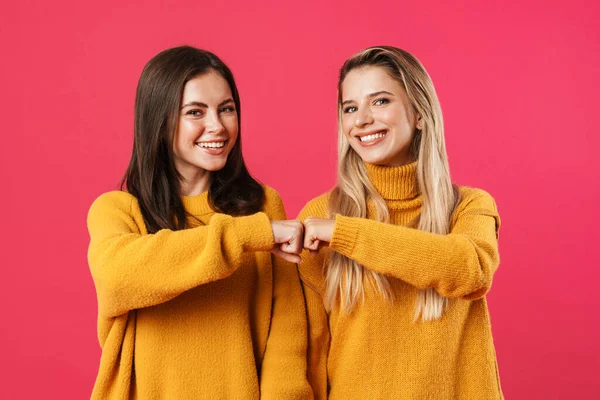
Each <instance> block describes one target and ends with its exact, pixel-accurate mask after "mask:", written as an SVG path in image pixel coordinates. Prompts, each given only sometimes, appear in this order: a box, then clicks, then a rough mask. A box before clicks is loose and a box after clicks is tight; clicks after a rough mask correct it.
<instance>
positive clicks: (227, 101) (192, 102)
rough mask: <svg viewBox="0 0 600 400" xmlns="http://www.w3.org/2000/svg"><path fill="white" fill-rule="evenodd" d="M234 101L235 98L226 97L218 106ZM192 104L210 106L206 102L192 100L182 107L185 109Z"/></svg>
mask: <svg viewBox="0 0 600 400" xmlns="http://www.w3.org/2000/svg"><path fill="white" fill-rule="evenodd" d="M233 102H234V101H233V99H232V98H229V99H226V100H223V101H222V102H220V103H219V105H218V106H217V107H221V106H224V105H225V104H228V103H233ZM191 106H196V107H203V108H208V106H207V105H206V104H204V103H201V102H199V101H190V102H189V103H187V104H184V105H182V106H181V109H184V108H186V107H191Z"/></svg>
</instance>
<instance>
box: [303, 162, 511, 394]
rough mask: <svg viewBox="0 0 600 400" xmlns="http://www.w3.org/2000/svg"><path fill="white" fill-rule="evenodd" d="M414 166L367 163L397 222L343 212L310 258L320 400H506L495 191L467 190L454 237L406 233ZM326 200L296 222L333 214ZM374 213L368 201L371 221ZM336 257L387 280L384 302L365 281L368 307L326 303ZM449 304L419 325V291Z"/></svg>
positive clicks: (313, 377) (412, 210) (312, 360)
mask: <svg viewBox="0 0 600 400" xmlns="http://www.w3.org/2000/svg"><path fill="white" fill-rule="evenodd" d="M415 167H416V163H412V164H409V165H405V166H401V167H380V166H374V165H367V170H368V173H369V176H370V179H371V181H372V182H373V184H374V185H375V187H376V188H377V190H378V192H379V193H380V194H381V195H382V196H383V198H384V199H385V200H386V203H387V205H388V208H389V210H390V214H391V223H390V224H384V223H380V222H377V221H375V220H373V219H363V218H351V217H346V216H340V215H337V216H336V219H335V227H334V232H333V237H332V240H331V243H330V250H328V249H322V250H321V251H320V253H319V254H318V255H317V256H316V257H312V256H311V255H310V254H308V253H306V252H305V253H303V255H302V257H303V262H302V264H301V265H300V276H301V279H302V282H303V285H304V291H305V297H306V302H307V309H308V315H309V331H310V339H309V380H310V381H311V385H312V386H313V390H314V391H315V398H317V399H325V398H327V392H328V391H329V398H330V399H334V400H337V399H344V400H346V399H369V400H374V399H418V400H422V399H440V400H445V399H448V400H450V399H452V400H454V399H461V400H462V399H473V400H479V399H481V400H492V399H502V398H503V396H502V391H501V388H500V381H499V377H498V368H497V363H496V355H495V350H494V345H493V341H492V333H491V327H490V319H489V315H488V309H487V304H486V299H485V297H484V296H485V294H486V293H487V291H488V290H489V289H490V286H491V283H492V276H493V274H494V272H495V271H496V268H497V267H498V263H499V258H498V246H497V234H498V228H499V226H500V219H499V217H498V213H497V210H496V204H495V202H494V200H493V199H492V197H490V195H489V194H487V193H486V192H484V191H482V190H478V189H469V188H461V189H460V191H461V195H462V200H461V202H460V204H459V206H458V209H457V211H456V213H455V214H454V216H453V218H452V225H451V226H452V228H451V233H450V234H448V235H438V234H432V233H428V232H423V231H419V230H416V229H410V228H407V227H406V225H408V224H409V223H410V222H411V221H412V220H413V219H414V218H415V217H416V216H418V215H419V213H420V209H421V197H420V195H418V193H417V189H416V188H417V186H416V178H415ZM328 197H329V194H325V195H323V196H321V197H318V198H316V199H314V200H312V201H311V202H309V203H308V204H307V205H306V207H305V208H304V209H303V210H302V212H301V213H300V216H299V217H298V218H299V219H301V220H304V219H305V218H306V217H308V216H315V217H321V218H326V217H327V202H328ZM375 215H376V214H375V208H374V206H373V204H369V218H374V216H375ZM332 250H333V251H337V252H339V253H341V254H343V255H345V256H347V257H350V258H352V259H354V260H356V261H358V262H359V263H360V264H362V265H363V266H365V267H366V268H369V269H371V270H373V271H376V272H379V273H383V274H385V275H387V276H388V277H389V278H390V283H391V285H392V289H393V291H394V295H395V301H394V302H393V303H389V302H386V301H385V300H384V299H383V298H381V297H380V296H379V295H378V294H377V293H375V292H374V291H373V290H372V289H371V287H370V286H369V285H368V284H365V292H366V293H365V299H364V303H363V304H360V303H359V305H358V306H357V307H356V308H355V309H354V311H353V312H352V313H351V314H350V315H341V314H340V312H339V310H338V309H334V310H333V311H332V312H331V313H330V314H328V313H327V312H326V311H325V308H324V307H323V298H322V295H323V285H324V278H323V266H324V263H325V259H326V254H327V252H328V251H332ZM432 287H433V288H435V289H436V290H437V291H438V292H439V293H440V294H442V295H443V296H445V297H448V298H450V301H449V306H448V308H447V309H446V310H445V312H444V314H443V316H442V318H441V319H440V320H437V321H434V322H413V316H414V310H415V302H416V295H417V289H424V288H432Z"/></svg>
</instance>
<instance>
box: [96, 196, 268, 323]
mask: <svg viewBox="0 0 600 400" xmlns="http://www.w3.org/2000/svg"><path fill="white" fill-rule="evenodd" d="M133 200H134V198H133V196H131V195H129V194H127V193H124V192H111V193H107V194H105V195H102V196H100V197H99V198H98V199H97V200H96V201H95V202H94V204H92V207H91V208H90V211H89V214H88V230H89V233H90V246H89V250H88V261H89V265H90V269H91V272H92V277H93V279H94V283H95V285H96V291H97V295H98V305H99V314H101V315H103V316H105V317H114V316H118V315H122V314H125V313H126V312H127V311H129V310H133V309H137V308H143V307H149V306H153V305H156V304H160V303H163V302H166V301H168V300H171V299H172V298H174V297H176V296H177V295H179V294H181V293H183V292H185V291H187V290H189V289H191V288H194V287H196V286H199V285H202V284H205V283H208V282H212V281H216V280H219V279H223V278H226V277H228V276H229V275H231V274H232V273H233V272H234V271H235V270H236V269H237V268H238V266H239V265H240V263H241V258H242V254H243V253H244V252H247V251H259V250H262V251H268V250H270V249H271V248H272V247H273V234H272V232H271V225H270V222H269V219H268V217H267V216H266V215H265V214H263V213H258V214H255V215H252V216H248V217H238V218H233V217H230V216H227V215H223V214H215V215H214V216H213V217H212V219H211V220H210V223H209V224H208V225H207V226H199V227H196V228H192V229H185V230H181V231H170V230H168V229H163V230H161V231H159V232H157V233H156V234H145V235H144V234H141V233H140V230H139V227H138V223H136V220H135V217H134V215H133V214H132V211H131V210H132V203H133Z"/></svg>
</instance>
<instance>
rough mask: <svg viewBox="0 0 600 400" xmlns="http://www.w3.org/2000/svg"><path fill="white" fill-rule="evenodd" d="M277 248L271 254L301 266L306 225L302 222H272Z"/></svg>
mask: <svg viewBox="0 0 600 400" xmlns="http://www.w3.org/2000/svg"><path fill="white" fill-rule="evenodd" d="M271 229H273V239H274V241H275V246H274V247H273V249H272V250H271V253H273V254H275V255H276V256H278V257H281V258H283V259H284V260H286V261H289V262H293V263H296V264H300V262H302V259H301V258H300V256H299V254H300V253H301V252H302V248H303V245H304V225H302V222H300V221H293V220H289V221H271Z"/></svg>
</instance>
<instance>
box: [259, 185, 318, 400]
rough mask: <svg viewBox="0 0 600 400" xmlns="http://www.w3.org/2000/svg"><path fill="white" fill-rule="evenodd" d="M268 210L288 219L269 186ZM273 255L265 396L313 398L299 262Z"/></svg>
mask: <svg viewBox="0 0 600 400" xmlns="http://www.w3.org/2000/svg"><path fill="white" fill-rule="evenodd" d="M265 192H266V195H267V201H266V204H265V211H266V212H267V213H268V215H269V216H270V217H271V218H272V219H273V220H284V219H286V214H285V209H284V208H283V203H282V201H281V198H280V197H279V195H278V194H277V193H276V192H275V191H274V190H273V189H271V188H268V187H267V188H266V190H265ZM272 258H273V312H272V317H271V328H270V330H269V337H268V339H267V348H266V350H265V355H264V358H263V361H262V369H261V378H260V392H261V396H260V397H261V399H265V400H266V399H290V400H294V399H297V400H306V399H312V391H311V388H310V385H309V383H308V380H307V379H306V351H307V346H308V344H307V341H308V339H307V322H306V307H305V304H304V297H303V295H302V288H301V286H300V279H299V277H298V269H297V268H296V265H295V264H292V263H290V262H287V261H284V260H282V259H280V258H278V257H275V256H272Z"/></svg>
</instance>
